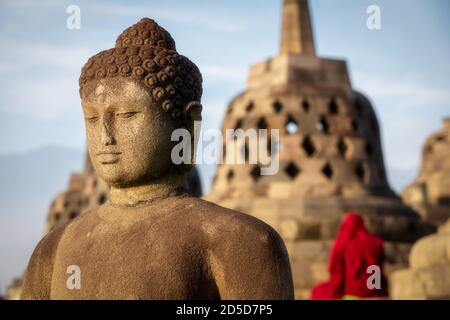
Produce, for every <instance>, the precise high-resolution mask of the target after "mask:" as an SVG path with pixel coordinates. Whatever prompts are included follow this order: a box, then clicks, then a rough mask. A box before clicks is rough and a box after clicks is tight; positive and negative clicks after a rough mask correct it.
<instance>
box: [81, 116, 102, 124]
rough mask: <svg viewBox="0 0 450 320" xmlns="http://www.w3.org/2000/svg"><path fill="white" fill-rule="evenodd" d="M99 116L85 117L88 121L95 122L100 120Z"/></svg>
mask: <svg viewBox="0 0 450 320" xmlns="http://www.w3.org/2000/svg"><path fill="white" fill-rule="evenodd" d="M98 118H99V117H86V118H84V119H85V120H86V121H88V122H89V123H94V122H96V121H97V120H98Z"/></svg>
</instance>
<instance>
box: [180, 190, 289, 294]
mask: <svg viewBox="0 0 450 320" xmlns="http://www.w3.org/2000/svg"><path fill="white" fill-rule="evenodd" d="M184 202H185V208H191V210H186V211H185V212H184V213H183V214H184V215H185V219H182V220H185V222H186V223H187V224H188V226H189V227H190V228H191V229H193V230H198V232H199V233H201V234H202V236H203V239H205V247H206V252H207V258H208V263H209V265H210V268H211V272H212V273H213V276H214V278H215V281H216V283H217V286H218V287H219V291H220V295H221V298H224V299H252V298H254V299H292V298H293V288H292V275H291V270H290V264H289V258H288V254H287V251H286V247H285V245H284V242H283V240H282V239H281V237H280V236H279V235H278V233H277V232H276V231H275V230H274V229H273V228H272V227H271V226H269V225H268V224H266V223H264V222H263V221H261V220H259V219H257V218H255V217H253V216H250V215H247V214H244V213H241V212H238V211H235V210H231V209H227V208H224V207H221V206H218V205H216V204H214V203H211V202H208V201H205V200H202V199H196V198H188V199H186V200H184ZM255 281H256V282H257V283H255Z"/></svg>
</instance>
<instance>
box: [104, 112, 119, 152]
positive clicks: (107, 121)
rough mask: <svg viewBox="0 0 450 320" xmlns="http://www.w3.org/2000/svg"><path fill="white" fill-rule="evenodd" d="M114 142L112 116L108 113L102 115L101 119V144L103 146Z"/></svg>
mask: <svg viewBox="0 0 450 320" xmlns="http://www.w3.org/2000/svg"><path fill="white" fill-rule="evenodd" d="M115 143H116V140H115V138H114V130H113V117H112V116H111V115H110V114H107V115H105V116H104V118H103V120H102V144H103V145H104V146H109V145H113V144H115Z"/></svg>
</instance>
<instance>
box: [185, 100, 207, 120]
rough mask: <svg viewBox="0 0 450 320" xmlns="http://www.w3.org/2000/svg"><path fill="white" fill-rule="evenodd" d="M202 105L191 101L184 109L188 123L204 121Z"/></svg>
mask: <svg viewBox="0 0 450 320" xmlns="http://www.w3.org/2000/svg"><path fill="white" fill-rule="evenodd" d="M202 109H203V107H202V104H201V103H200V102H198V101H191V102H189V103H188V105H187V106H186V108H184V118H185V119H186V121H188V122H191V123H194V121H202Z"/></svg>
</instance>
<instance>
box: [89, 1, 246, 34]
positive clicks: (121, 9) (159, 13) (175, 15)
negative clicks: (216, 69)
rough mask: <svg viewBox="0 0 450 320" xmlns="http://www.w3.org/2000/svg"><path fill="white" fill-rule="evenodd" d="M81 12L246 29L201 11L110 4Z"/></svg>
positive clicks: (218, 28)
mask: <svg viewBox="0 0 450 320" xmlns="http://www.w3.org/2000/svg"><path fill="white" fill-rule="evenodd" d="M82 10H89V11H93V12H97V13H100V14H108V15H115V16H134V17H139V18H140V17H143V16H150V17H154V18H157V19H161V20H166V21H171V22H175V23H182V24H187V25H191V26H197V27H202V28H206V29H209V30H213V31H223V32H239V31H242V30H244V29H245V28H246V25H245V23H243V22H242V21H238V20H237V19H236V18H234V17H233V18H230V17H222V16H218V15H214V14H211V12H207V13H206V12H203V11H201V10H195V11H189V10H180V9H170V10H167V9H166V10H164V9H156V8H155V9H154V8H151V7H150V6H133V5H129V4H127V5H121V4H112V3H108V4H105V3H95V4H94V3H89V4H88V5H83V6H82Z"/></svg>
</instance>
